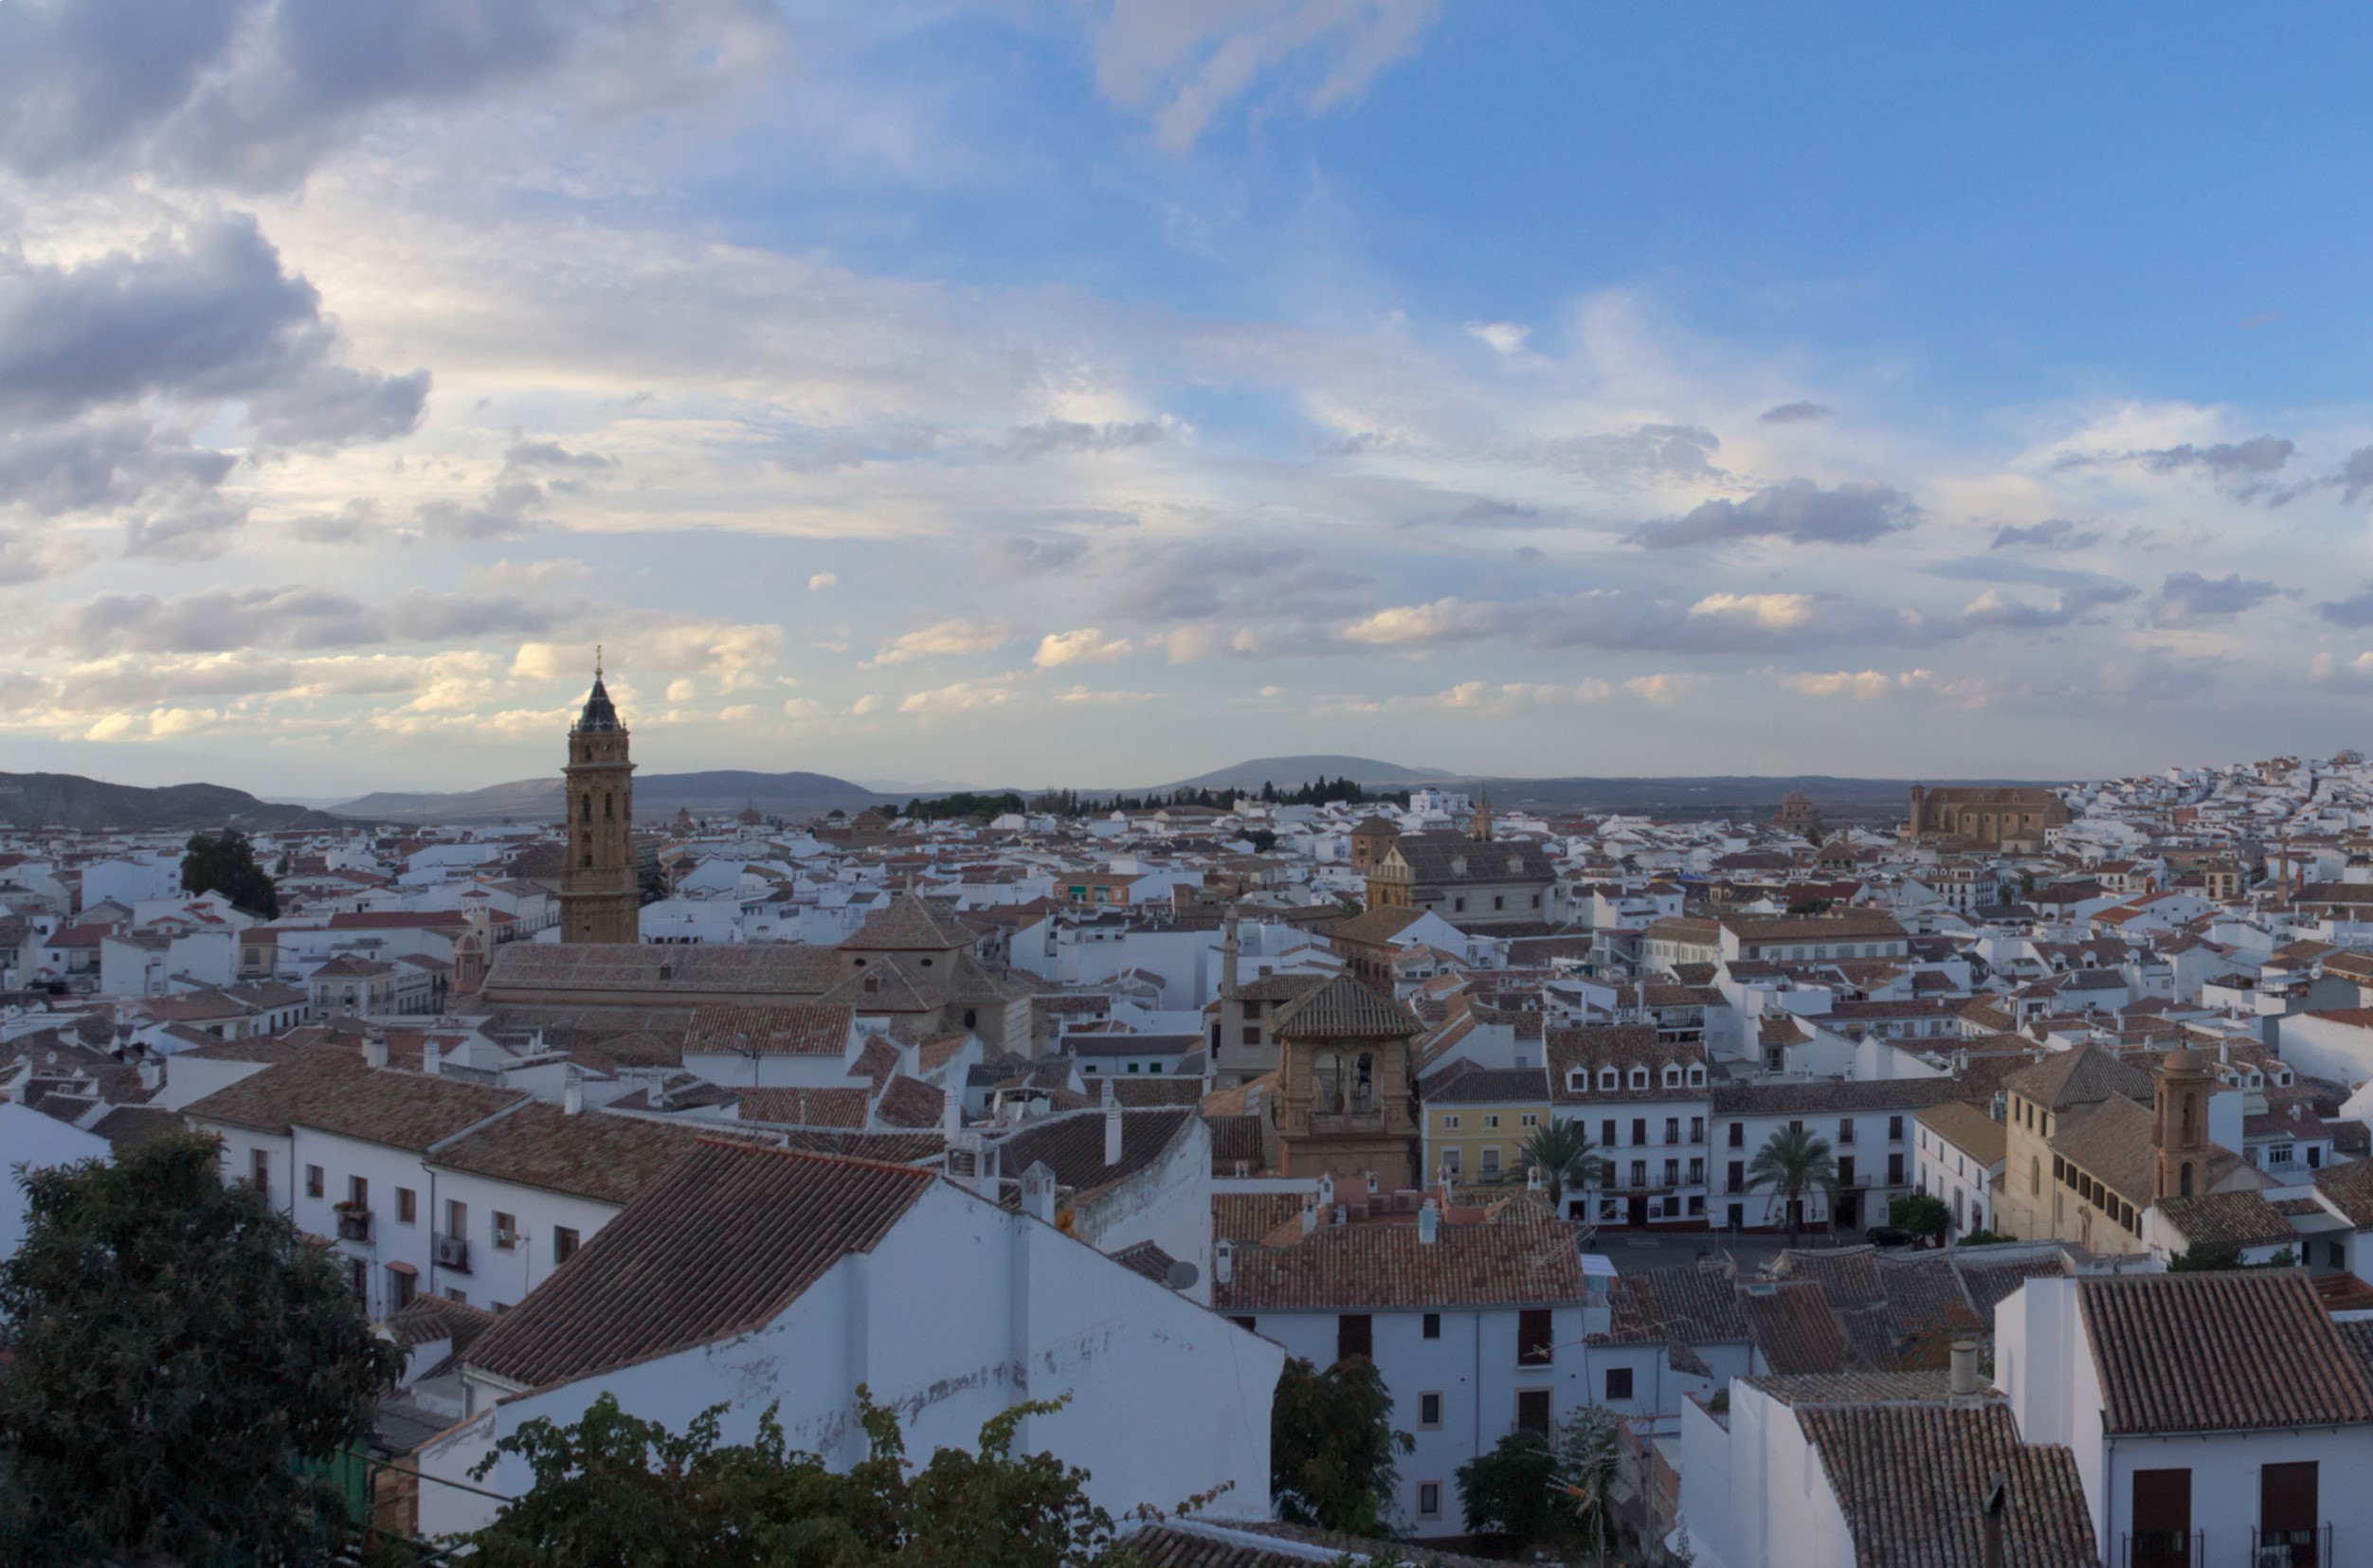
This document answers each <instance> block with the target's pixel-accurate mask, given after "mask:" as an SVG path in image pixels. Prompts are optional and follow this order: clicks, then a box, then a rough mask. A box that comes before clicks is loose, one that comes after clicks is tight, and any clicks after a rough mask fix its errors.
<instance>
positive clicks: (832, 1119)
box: [735, 1088, 873, 1131]
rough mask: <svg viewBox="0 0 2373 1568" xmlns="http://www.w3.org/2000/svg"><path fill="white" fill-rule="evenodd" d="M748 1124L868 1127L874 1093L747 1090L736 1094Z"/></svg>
mask: <svg viewBox="0 0 2373 1568" xmlns="http://www.w3.org/2000/svg"><path fill="white" fill-rule="evenodd" d="M735 1096H736V1098H737V1099H738V1100H739V1101H740V1114H741V1119H742V1120H743V1121H745V1122H770V1123H774V1124H777V1125H779V1126H795V1127H845V1128H848V1129H850V1130H852V1131H856V1130H860V1129H862V1128H863V1126H865V1108H866V1105H867V1103H868V1102H869V1101H871V1100H872V1098H873V1091H872V1090H868V1089H863V1088H852V1089H744V1090H736V1091H735Z"/></svg>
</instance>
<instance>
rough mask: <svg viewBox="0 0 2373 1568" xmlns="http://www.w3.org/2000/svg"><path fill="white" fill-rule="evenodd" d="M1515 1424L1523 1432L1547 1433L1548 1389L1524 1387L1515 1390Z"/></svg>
mask: <svg viewBox="0 0 2373 1568" xmlns="http://www.w3.org/2000/svg"><path fill="white" fill-rule="evenodd" d="M1516 1425H1517V1427H1518V1428H1519V1429H1520V1430H1522V1431H1525V1432H1537V1433H1540V1434H1541V1435H1542V1436H1544V1437H1547V1436H1548V1435H1549V1390H1548V1389H1546V1388H1524V1389H1518V1390H1517V1391H1516Z"/></svg>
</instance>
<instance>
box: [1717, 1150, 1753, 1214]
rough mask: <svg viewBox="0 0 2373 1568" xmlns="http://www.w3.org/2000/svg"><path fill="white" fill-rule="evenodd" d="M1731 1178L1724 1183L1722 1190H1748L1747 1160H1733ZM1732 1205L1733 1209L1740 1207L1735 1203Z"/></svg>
mask: <svg viewBox="0 0 2373 1568" xmlns="http://www.w3.org/2000/svg"><path fill="white" fill-rule="evenodd" d="M1722 1190H1723V1191H1724V1192H1745V1191H1746V1190H1747V1162H1746V1161H1744V1160H1733V1161H1731V1162H1730V1180H1729V1181H1726V1182H1724V1183H1723V1184H1722ZM1730 1206H1731V1208H1733V1209H1736V1208H1737V1207H1738V1205H1737V1204H1735V1203H1733V1204H1732V1205H1730Z"/></svg>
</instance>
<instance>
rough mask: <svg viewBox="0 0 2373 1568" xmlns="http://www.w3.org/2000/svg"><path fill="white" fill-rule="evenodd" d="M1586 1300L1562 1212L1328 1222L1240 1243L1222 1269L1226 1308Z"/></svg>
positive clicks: (1217, 1298) (1217, 1292)
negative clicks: (1428, 1232) (1281, 1242)
mask: <svg viewBox="0 0 2373 1568" xmlns="http://www.w3.org/2000/svg"><path fill="white" fill-rule="evenodd" d="M1581 1300H1582V1258H1581V1254H1580V1253H1577V1252H1576V1251H1575V1250H1574V1233H1573V1232H1572V1230H1571V1229H1569V1228H1568V1227H1567V1226H1566V1225H1565V1224H1564V1223H1562V1222H1560V1221H1558V1220H1554V1219H1546V1218H1542V1219H1532V1218H1528V1219H1521V1220H1514V1221H1511V1222H1506V1223H1500V1224H1489V1225H1486V1224H1463V1225H1462V1224H1453V1223H1447V1222H1445V1223H1444V1224H1442V1225H1440V1227H1439V1228H1438V1229H1437V1230H1436V1232H1435V1239H1434V1240H1433V1241H1431V1242H1422V1241H1420V1240H1419V1239H1418V1231H1417V1227H1416V1226H1415V1225H1405V1224H1397V1223H1386V1222H1381V1221H1373V1220H1370V1221H1362V1222H1355V1223H1351V1224H1344V1225H1321V1226H1319V1227H1318V1229H1316V1230H1315V1231H1313V1232H1312V1233H1311V1234H1310V1235H1306V1236H1301V1237H1299V1238H1298V1239H1296V1240H1295V1241H1293V1242H1292V1243H1290V1244H1288V1245H1285V1246H1281V1247H1261V1246H1239V1247H1238V1248H1237V1249H1236V1256H1235V1260H1234V1268H1233V1277H1232V1278H1230V1279H1227V1280H1218V1279H1215V1280H1214V1281H1213V1282H1212V1286H1211V1306H1212V1309H1213V1310H1215V1311H1221V1312H1264V1311H1320V1312H1333V1311H1370V1310H1390V1309H1393V1308H1396V1307H1398V1308H1407V1309H1417V1308H1438V1307H1503V1306H1526V1307H1549V1306H1567V1305H1572V1304H1577V1303H1579V1302H1580V1301H1581Z"/></svg>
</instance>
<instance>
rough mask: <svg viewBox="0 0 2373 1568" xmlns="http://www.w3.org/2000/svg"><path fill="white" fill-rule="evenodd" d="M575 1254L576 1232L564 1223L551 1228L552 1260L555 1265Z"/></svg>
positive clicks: (564, 1261) (566, 1260)
mask: <svg viewBox="0 0 2373 1568" xmlns="http://www.w3.org/2000/svg"><path fill="white" fill-rule="evenodd" d="M576 1255H577V1233H576V1232H574V1231H572V1230H571V1229H569V1227H568V1226H566V1225H556V1226H554V1227H553V1228H552V1262H553V1264H554V1265H555V1266H557V1265H559V1264H563V1263H566V1262H568V1261H569V1260H570V1259H571V1258H572V1257H574V1256H576Z"/></svg>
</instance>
